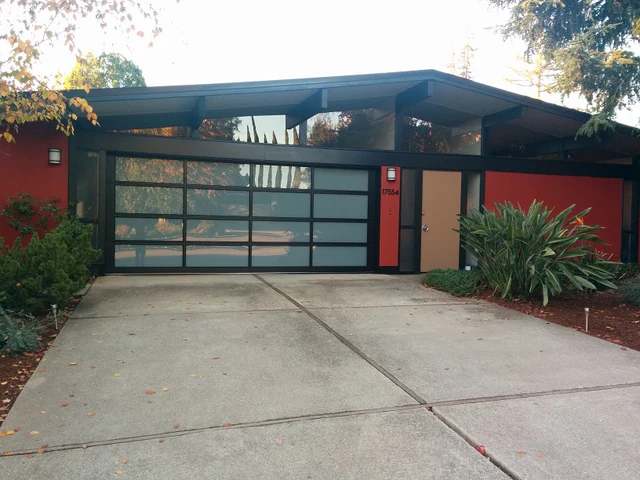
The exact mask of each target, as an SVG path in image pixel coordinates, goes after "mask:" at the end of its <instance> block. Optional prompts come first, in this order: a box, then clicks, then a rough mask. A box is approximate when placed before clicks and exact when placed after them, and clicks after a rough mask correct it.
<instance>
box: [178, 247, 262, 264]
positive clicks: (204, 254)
mask: <svg viewBox="0 0 640 480" xmlns="http://www.w3.org/2000/svg"><path fill="white" fill-rule="evenodd" d="M247 266H249V247H247V246H244V245H238V246H222V245H188V246H187V267H247Z"/></svg>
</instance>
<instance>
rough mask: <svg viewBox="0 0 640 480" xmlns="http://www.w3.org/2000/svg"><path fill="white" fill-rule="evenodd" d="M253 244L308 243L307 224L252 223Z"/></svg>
mask: <svg viewBox="0 0 640 480" xmlns="http://www.w3.org/2000/svg"><path fill="white" fill-rule="evenodd" d="M252 239H253V241H254V242H309V223H308V222H258V221H255V222H253V236H252Z"/></svg>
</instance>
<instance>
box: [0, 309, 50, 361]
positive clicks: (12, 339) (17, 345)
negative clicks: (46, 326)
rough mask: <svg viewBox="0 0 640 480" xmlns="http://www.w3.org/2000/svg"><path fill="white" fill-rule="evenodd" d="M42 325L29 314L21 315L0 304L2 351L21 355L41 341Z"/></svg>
mask: <svg viewBox="0 0 640 480" xmlns="http://www.w3.org/2000/svg"><path fill="white" fill-rule="evenodd" d="M40 330H41V328H40V326H39V325H37V324H36V321H35V319H34V318H33V317H32V316H29V315H20V314H16V313H14V312H10V311H7V310H5V309H4V308H2V305H0V352H2V353H9V354H11V355H20V354H21V353H24V352H29V351H31V350H34V349H35V348H36V347H37V346H38V343H39V333H40Z"/></svg>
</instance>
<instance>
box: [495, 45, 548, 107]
mask: <svg viewBox="0 0 640 480" xmlns="http://www.w3.org/2000/svg"><path fill="white" fill-rule="evenodd" d="M518 60H520V61H522V62H525V67H524V68H513V67H512V68H511V70H512V71H513V73H515V74H516V78H506V79H505V80H506V81H507V82H509V83H513V84H514V85H519V86H521V87H531V88H535V90H536V98H537V99H538V100H539V99H540V98H541V97H542V94H543V93H546V92H548V91H550V90H551V88H552V85H553V76H554V70H553V66H552V65H551V64H550V63H549V62H547V61H546V60H545V59H544V57H542V56H541V55H536V56H535V58H533V59H531V60H530V61H528V62H527V61H526V60H525V58H524V57H519V58H518Z"/></svg>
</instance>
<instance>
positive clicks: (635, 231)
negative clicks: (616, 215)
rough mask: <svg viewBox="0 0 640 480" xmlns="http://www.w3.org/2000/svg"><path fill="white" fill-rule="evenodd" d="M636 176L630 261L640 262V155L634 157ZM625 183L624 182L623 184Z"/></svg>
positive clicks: (632, 192)
mask: <svg viewBox="0 0 640 480" xmlns="http://www.w3.org/2000/svg"><path fill="white" fill-rule="evenodd" d="M633 169H634V171H635V178H634V179H633V184H632V187H631V248H630V252H629V263H638V247H639V245H638V243H639V237H640V232H639V230H640V219H639V218H638V217H639V216H640V205H639V204H638V203H639V202H640V156H636V157H633ZM623 185H624V184H623Z"/></svg>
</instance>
